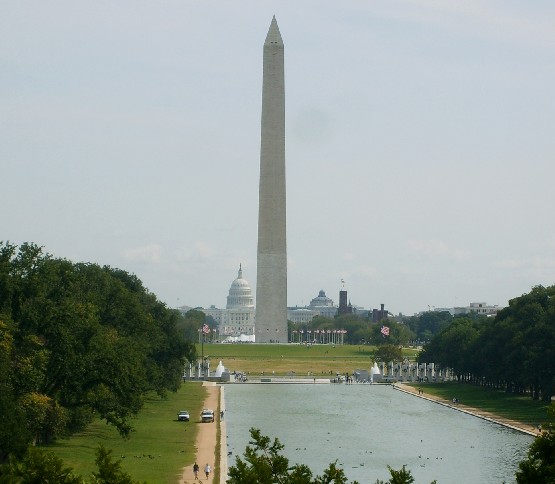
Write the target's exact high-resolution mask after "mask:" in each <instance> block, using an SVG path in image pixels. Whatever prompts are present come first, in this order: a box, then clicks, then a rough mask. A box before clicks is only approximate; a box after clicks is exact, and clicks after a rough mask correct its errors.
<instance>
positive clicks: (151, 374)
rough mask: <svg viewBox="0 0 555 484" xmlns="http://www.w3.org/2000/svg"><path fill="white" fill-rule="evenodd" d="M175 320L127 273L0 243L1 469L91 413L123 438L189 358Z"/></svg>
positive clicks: (171, 386)
mask: <svg viewBox="0 0 555 484" xmlns="http://www.w3.org/2000/svg"><path fill="white" fill-rule="evenodd" d="M180 318H181V316H180V315H179V313H178V312H177V311H175V310H170V309H168V308H167V307H166V306H165V305H164V304H163V303H161V302H159V301H158V300H157V299H156V297H155V296H154V295H153V294H151V293H150V292H149V291H148V290H147V289H145V288H144V287H143V285H142V283H141V281H140V280H139V279H138V278H137V277H136V276H134V275H132V274H128V273H127V272H125V271H122V270H119V269H113V268H110V267H108V266H104V267H100V266H98V265H96V264H87V263H73V262H70V261H68V260H65V259H58V258H54V257H52V256H50V255H49V254H45V253H43V250H42V248H40V247H38V246H36V245H34V244H23V245H21V246H20V247H19V248H18V247H16V246H15V245H12V244H10V243H3V242H0V350H1V351H0V415H1V416H2V417H1V418H2V425H0V428H1V429H2V430H0V463H1V462H3V461H5V460H6V458H7V456H8V455H9V454H12V453H13V454H18V453H21V452H22V451H23V450H24V448H25V446H26V444H28V443H35V444H42V443H48V442H50V441H52V440H53V439H54V438H56V437H57V436H60V435H67V434H70V433H72V432H75V431H78V430H81V429H82V428H84V426H85V425H86V424H87V423H88V422H90V419H91V418H92V416H93V415H98V416H99V417H100V418H102V419H104V420H105V421H106V422H108V423H110V424H112V425H114V426H116V427H117V429H118V430H119V431H120V433H121V434H122V435H123V436H126V435H128V434H129V431H130V430H131V426H130V418H131V417H132V416H133V415H135V414H136V413H137V412H138V411H139V409H140V408H141V406H142V402H143V397H144V395H145V394H146V393H148V392H157V393H158V394H159V395H161V396H163V395H164V393H165V392H167V391H174V390H176V389H177V388H178V386H179V384H180V382H181V378H182V375H183V368H184V364H185V360H186V359H193V358H194V356H195V347H194V344H193V343H192V342H190V341H187V340H186V339H185V338H184V337H183V333H182V331H179V330H178V323H179V321H180ZM8 429H11V430H9V431H8Z"/></svg>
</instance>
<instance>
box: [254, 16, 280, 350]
mask: <svg viewBox="0 0 555 484" xmlns="http://www.w3.org/2000/svg"><path fill="white" fill-rule="evenodd" d="M263 57H264V58H263V70H262V77H263V79H262V129H261V142H260V185H259V192H258V256H257V276H256V323H255V328H256V329H255V335H256V342H257V343H287V339H288V338H287V246H286V223H285V222H286V221H285V218H286V213H285V212H286V211H285V89H284V74H283V41H282V40H281V34H280V33H279V28H278V25H277V22H276V18H275V17H274V18H273V19H272V23H271V24H270V29H269V30H268V35H267V36H266V41H265V42H264V56H263Z"/></svg>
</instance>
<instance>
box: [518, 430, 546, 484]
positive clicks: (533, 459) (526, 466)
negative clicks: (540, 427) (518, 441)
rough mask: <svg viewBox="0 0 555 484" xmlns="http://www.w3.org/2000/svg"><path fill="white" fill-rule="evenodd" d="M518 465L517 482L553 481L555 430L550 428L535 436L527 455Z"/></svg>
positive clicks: (526, 483) (520, 483) (528, 483)
mask: <svg viewBox="0 0 555 484" xmlns="http://www.w3.org/2000/svg"><path fill="white" fill-rule="evenodd" d="M518 467H519V470H518V471H517V472H516V482H518V483H519V484H537V483H542V484H553V483H555V432H554V431H553V430H551V429H550V430H548V431H546V432H542V434H541V435H539V436H538V437H536V439H535V440H534V442H532V445H531V446H530V450H529V451H528V457H527V458H526V459H525V460H524V461H522V462H520V464H519V465H518Z"/></svg>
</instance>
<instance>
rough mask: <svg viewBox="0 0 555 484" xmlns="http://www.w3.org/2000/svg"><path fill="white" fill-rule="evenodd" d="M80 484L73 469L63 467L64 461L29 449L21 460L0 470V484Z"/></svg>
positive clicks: (39, 450)
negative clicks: (50, 483)
mask: <svg viewBox="0 0 555 484" xmlns="http://www.w3.org/2000/svg"><path fill="white" fill-rule="evenodd" d="M49 482H52V483H56V484H82V483H83V480H82V479H81V477H79V476H76V475H74V474H73V469H71V468H70V467H64V461H63V460H62V459H60V458H59V457H57V456H55V455H54V454H52V453H50V452H44V451H43V450H41V449H38V448H36V447H30V448H29V449H28V451H27V453H26V455H25V457H24V458H23V459H21V460H15V459H12V460H11V461H10V463H9V464H6V465H4V466H3V467H2V469H1V470H0V484H4V483H5V484H13V483H18V484H43V483H49Z"/></svg>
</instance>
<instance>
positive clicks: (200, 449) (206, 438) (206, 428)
mask: <svg viewBox="0 0 555 484" xmlns="http://www.w3.org/2000/svg"><path fill="white" fill-rule="evenodd" d="M203 386H206V389H207V390H208V395H207V397H206V400H205V401H204V408H211V409H212V410H214V411H215V412H216V413H217V411H218V400H219V397H220V387H219V386H216V384H215V383H211V382H204V383H203ZM199 418H200V417H197V419H196V420H194V422H195V424H194V425H198V434H197V440H196V443H195V450H196V453H195V456H196V461H197V463H198V465H199V467H200V472H199V480H197V481H195V476H194V474H193V466H192V465H190V466H187V467H185V468H184V469H183V475H182V476H181V479H180V481H179V482H180V483H186V484H192V483H194V482H203V483H209V484H212V482H213V477H214V466H215V465H218V466H219V465H220V463H219V462H214V459H215V451H216V444H217V442H218V440H217V430H218V425H219V424H220V423H223V422H220V417H219V415H216V421H215V422H214V423H201V422H199V420H198V419H199ZM222 433H223V432H222ZM222 442H225V441H224V440H222ZM222 448H223V449H225V447H224V446H222ZM207 463H208V464H209V465H210V467H211V468H212V472H211V473H210V477H209V478H208V479H206V476H205V475H204V466H205V465H206V464H207ZM224 470H225V472H226V473H227V469H220V475H222V474H221V473H222V471H224ZM222 482H225V481H222Z"/></svg>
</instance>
